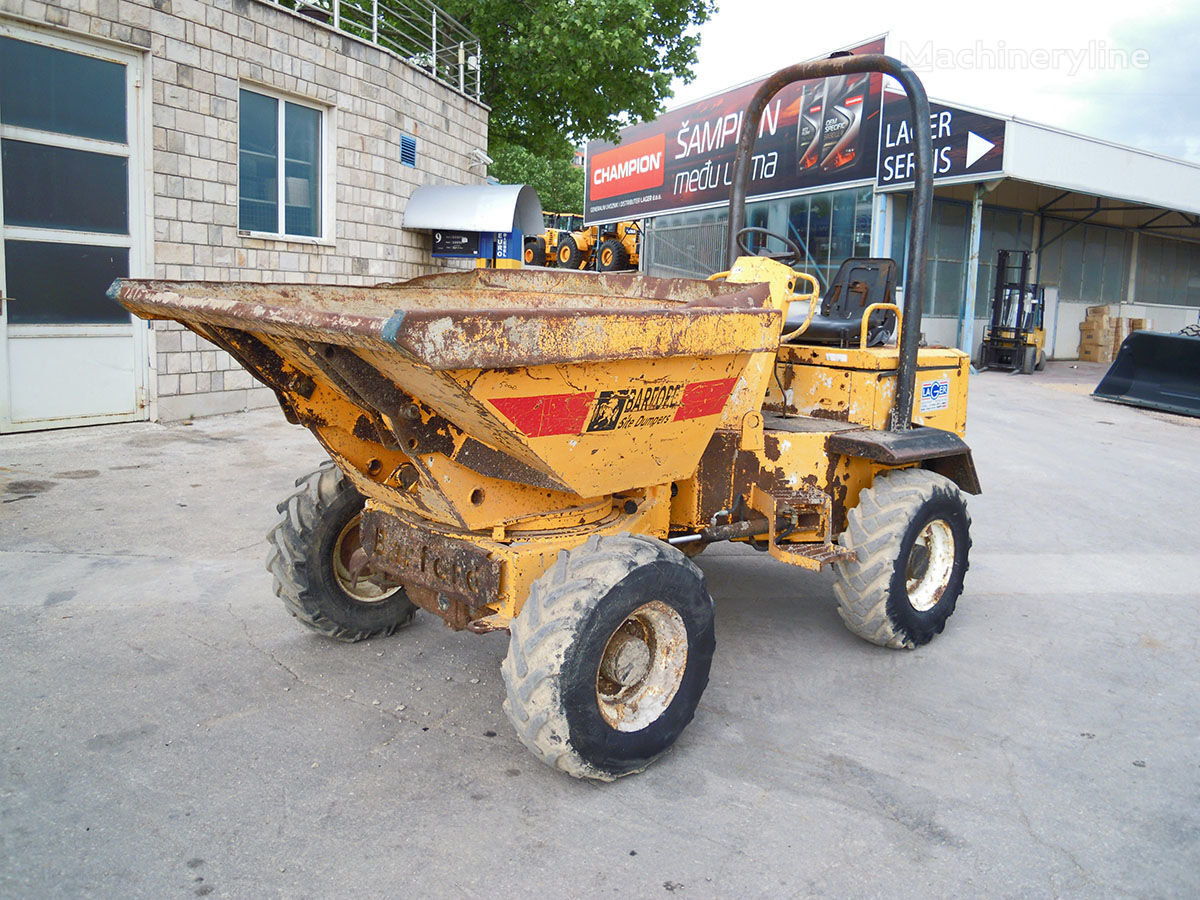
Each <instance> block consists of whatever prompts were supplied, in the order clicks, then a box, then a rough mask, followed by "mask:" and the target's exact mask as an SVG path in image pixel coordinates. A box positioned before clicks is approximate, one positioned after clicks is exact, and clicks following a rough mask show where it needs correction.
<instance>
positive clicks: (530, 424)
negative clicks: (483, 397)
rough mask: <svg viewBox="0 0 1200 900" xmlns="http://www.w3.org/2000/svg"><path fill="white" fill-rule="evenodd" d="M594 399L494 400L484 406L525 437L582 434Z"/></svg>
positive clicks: (571, 396)
mask: <svg viewBox="0 0 1200 900" xmlns="http://www.w3.org/2000/svg"><path fill="white" fill-rule="evenodd" d="M595 398H596V394H595V392H594V391H593V392H592V393H589V394H543V395H542V396H540V397H497V398H495V399H494V400H489V401H488V403H490V404H492V406H494V407H496V409H498V410H500V412H501V413H502V414H503V415H504V417H505V418H506V419H508V421H510V422H512V423H513V424H514V425H516V426H517V428H519V429H521V431H523V432H525V434H527V435H528V436H529V437H545V436H546V435H549V434H582V433H583V420H584V419H586V418H587V414H588V411H589V410H590V409H591V408H592V401H593V400H594V399H595Z"/></svg>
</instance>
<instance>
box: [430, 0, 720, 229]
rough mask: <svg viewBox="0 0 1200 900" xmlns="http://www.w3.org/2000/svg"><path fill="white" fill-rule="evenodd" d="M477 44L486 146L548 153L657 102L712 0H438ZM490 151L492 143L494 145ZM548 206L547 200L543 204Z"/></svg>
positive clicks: (686, 70)
mask: <svg viewBox="0 0 1200 900" xmlns="http://www.w3.org/2000/svg"><path fill="white" fill-rule="evenodd" d="M439 6H441V7H442V8H443V9H445V10H446V12H448V13H450V15H452V16H454V17H455V18H456V19H458V20H459V21H460V22H462V24H463V25H465V26H466V27H467V28H469V29H470V30H471V31H472V32H474V33H475V34H476V35H477V36H478V37H479V40H480V43H481V44H482V55H483V71H482V83H483V99H484V101H485V102H486V103H487V104H488V105H489V106H491V108H492V113H491V117H490V124H489V130H490V134H491V138H492V146H495V147H499V146H500V145H502V144H510V145H513V144H515V145H518V146H521V147H525V148H526V149H528V150H530V151H532V152H534V153H538V154H542V155H545V156H547V157H551V158H556V157H560V156H567V152H566V150H565V147H564V145H568V146H573V145H575V144H577V143H579V142H580V141H582V140H584V139H586V138H589V137H591V138H608V139H612V138H614V137H615V136H616V133H617V130H618V129H619V128H620V127H621V126H622V125H623V124H625V123H626V122H628V121H643V120H646V119H650V118H653V117H654V116H656V115H658V113H659V112H661V111H662V105H663V101H664V100H666V99H667V97H668V96H669V91H670V86H671V82H672V81H673V80H674V79H675V78H677V77H678V78H682V79H684V80H688V79H690V77H691V67H692V66H693V65H694V64H695V62H696V48H697V46H698V44H699V36H698V35H697V34H696V32H695V29H694V28H692V27H691V26H694V25H699V24H701V23H702V22H704V21H706V20H707V19H708V17H709V15H711V14H712V11H713V9H714V0H439ZM492 156H493V157H495V153H493V154H492ZM548 208H549V207H548Z"/></svg>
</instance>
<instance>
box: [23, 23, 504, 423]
mask: <svg viewBox="0 0 1200 900" xmlns="http://www.w3.org/2000/svg"><path fill="white" fill-rule="evenodd" d="M390 8H391V7H389V6H388V5H386V4H366V5H365V7H364V8H360V7H359V6H356V5H354V4H351V3H345V2H340V0H325V2H322V3H311V4H297V3H295V2H291V3H289V2H287V0H283V2H281V3H275V2H268V0H204V2H200V0H54V2H51V3H46V2H41V0H0V139H2V141H3V155H2V158H0V178H2V181H3V204H2V206H0V247H2V248H3V252H2V256H0V289H2V291H3V298H4V299H3V302H2V312H0V431H20V430H30V429H37V428H53V427H61V426H65V425H84V424H94V423H102V422H124V421H135V420H139V419H143V420H144V419H151V420H178V419H182V418H186V417H189V416H193V415H203V414H209V413H219V412H228V411H232V410H239V409H244V408H247V407H251V406H258V405H266V404H270V403H273V402H274V397H273V395H272V394H271V392H270V391H269V390H267V389H266V388H264V387H261V386H259V385H257V383H256V382H254V381H252V379H251V378H250V376H249V374H248V373H246V372H245V371H243V370H242V369H241V368H240V367H238V366H237V365H236V364H235V363H234V362H233V361H232V360H231V359H230V358H229V357H228V356H227V355H226V354H225V353H223V352H222V351H220V350H218V349H217V348H215V347H212V346H210V345H207V344H205V343H204V342H203V341H201V340H198V339H197V338H196V336H195V335H194V334H192V333H191V332H189V331H186V330H184V329H183V328H182V327H181V326H179V325H177V324H175V323H170V322H154V323H146V322H142V321H141V320H138V319H131V317H130V316H129V315H128V314H127V313H126V312H125V311H124V310H123V309H121V308H120V307H119V306H117V305H116V304H114V303H113V302H112V301H110V300H108V299H107V298H106V296H105V289H106V288H107V287H108V285H109V283H110V282H111V281H112V280H113V279H114V278H115V277H117V276H124V275H132V276H135V277H159V278H169V279H204V280H217V281H314V280H321V281H326V282H335V283H346V284H350V283H371V282H377V281H382V280H397V279H402V278H409V277H412V276H416V275H420V274H425V273H428V272H431V271H434V270H435V267H436V266H437V265H439V263H438V262H437V261H435V260H433V258H432V257H431V255H430V238H429V234H428V233H427V232H417V231H412V230H404V229H403V227H402V215H403V211H404V208H405V204H406V201H407V199H408V197H409V196H410V195H411V193H412V191H413V189H414V188H415V187H416V186H418V185H423V184H473V183H476V184H477V183H482V182H483V181H484V175H485V170H484V168H483V165H482V163H481V162H480V157H481V153H482V150H483V149H484V148H486V147H487V122H488V110H487V107H486V106H484V105H483V104H482V103H480V101H479V44H478V41H477V40H476V39H475V38H474V37H473V36H472V35H470V34H469V33H468V32H467V31H466V30H465V29H463V28H462V27H461V26H459V25H458V24H457V23H455V22H454V20H453V19H451V18H450V17H449V16H446V15H445V14H444V13H442V12H441V11H440V10H438V9H437V8H436V7H434V6H432V5H430V4H428V3H421V4H416V5H414V6H413V10H422V11H423V12H422V13H421V15H423V16H424V19H422V20H419V21H418V20H416V19H414V18H412V16H410V17H409V21H408V24H407V25H405V24H404V23H403V22H402V21H401V20H400V19H398V18H397V17H396V16H395V15H394V10H393V12H392V14H388V13H387V10H388V9H390ZM364 9H365V11H364ZM413 15H416V14H415V13H414V14H413ZM441 265H444V263H443V264H441Z"/></svg>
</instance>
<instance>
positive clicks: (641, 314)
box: [112, 269, 781, 527]
mask: <svg viewBox="0 0 1200 900" xmlns="http://www.w3.org/2000/svg"><path fill="white" fill-rule="evenodd" d="M112 293H113V295H114V296H115V297H116V299H118V300H119V301H120V302H121V303H122V304H124V306H125V307H126V308H127V309H129V310H130V311H131V312H133V313H134V314H136V315H138V316H141V317H143V318H169V319H175V320H177V321H180V322H182V323H183V324H184V325H186V326H188V327H189V328H191V329H192V330H193V331H195V332H197V333H198V334H200V335H201V336H203V337H205V338H206V339H208V340H210V341H212V342H213V343H215V344H217V345H218V346H220V347H222V348H223V349H225V350H227V351H228V352H230V353H231V354H232V355H233V356H234V357H235V358H236V359H237V360H238V361H239V362H241V363H242V365H243V366H245V367H246V368H247V369H249V370H250V371H251V372H252V373H253V374H254V375H255V376H256V377H258V378H259V380H261V381H262V382H264V383H265V384H267V385H268V386H269V387H271V388H273V389H274V390H275V392H276V394H277V395H278V396H279V397H280V402H281V404H282V405H283V407H284V410H285V412H287V413H288V415H289V417H290V418H292V420H293V421H298V422H301V423H303V424H305V425H307V426H309V427H310V428H312V429H313V430H314V432H316V433H317V435H318V438H319V439H320V440H321V441H322V443H323V444H325V446H326V449H328V450H330V452H331V455H333V456H334V458H335V460H338V461H339V462H340V463H341V464H343V468H346V465H347V462H348V461H352V462H351V463H350V464H352V465H353V466H354V467H355V468H358V469H359V474H360V475H361V476H362V477H363V478H368V479H370V481H371V482H373V486H375V487H377V488H379V489H382V490H383V491H384V492H385V494H386V492H389V491H392V492H395V493H396V494H406V493H408V492H409V488H410V486H411V485H410V484H409V482H410V481H411V479H414V478H416V477H417V476H416V475H412V476H406V475H405V472H406V471H411V470H412V469H413V467H414V466H415V468H416V470H417V471H418V473H419V475H420V481H421V490H420V491H419V493H420V495H421V498H422V500H423V502H427V503H428V504H430V506H429V508H428V509H427V510H426V513H427V514H428V515H432V516H434V517H436V518H440V519H442V520H443V521H446V520H449V521H453V522H459V523H462V524H463V525H465V526H467V527H477V525H478V523H480V522H485V521H489V520H492V519H495V518H496V517H497V516H499V515H500V513H499V512H498V511H497V510H491V509H489V504H492V503H501V500H500V499H499V498H500V496H501V495H500V494H498V493H496V492H493V491H487V492H482V491H477V492H475V494H474V495H473V496H472V497H459V496H457V495H456V494H455V493H454V491H455V484H456V483H457V482H461V481H462V479H456V478H455V477H454V476H453V471H449V470H444V466H445V465H446V463H444V462H442V461H443V460H446V459H449V460H450V461H452V462H453V463H455V464H458V465H462V466H466V467H467V468H469V469H472V470H473V471H475V472H476V473H479V474H482V475H486V476H489V477H491V478H495V479H501V480H504V481H509V482H511V481H516V482H520V483H523V484H524V485H527V486H529V487H530V489H531V490H532V489H533V488H540V489H543V494H542V496H543V497H544V496H546V495H545V491H544V489H547V488H548V489H550V490H551V491H553V492H556V493H555V496H562V495H576V496H579V497H584V498H588V497H599V496H602V495H605V494H611V493H614V492H617V491H623V490H629V489H632V488H638V487H644V486H649V485H655V484H664V483H668V482H671V481H674V480H678V479H681V478H686V477H687V476H689V475H691V473H692V472H694V471H695V469H696V466H697V464H698V462H699V459H700V455H701V454H702V453H703V451H704V448H705V447H706V446H707V444H708V441H709V439H710V438H711V437H712V434H713V432H714V430H715V429H716V428H717V426H718V425H719V424H721V422H722V418H723V414H727V407H730V408H731V409H732V408H733V407H736V406H738V405H739V404H745V405H747V409H749V405H750V404H754V403H757V402H758V401H759V400H760V399H761V397H757V398H756V397H753V396H752V393H751V392H748V391H746V390H738V383H739V380H740V379H741V376H742V374H743V372H744V371H745V369H746V367H747V364H748V363H749V362H750V360H751V358H752V357H753V356H754V354H756V353H759V354H762V353H764V352H773V351H774V349H775V348H776V347H777V346H778V343H779V331H780V325H781V316H780V313H779V311H778V310H777V309H776V308H775V306H774V305H773V304H772V299H771V293H770V287H769V285H767V284H763V283H759V284H733V283H723V282H705V281H693V280H683V279H674V280H668V279H657V278H643V277H639V276H629V275H601V276H592V275H585V274H577V273H569V274H562V273H555V272H528V271H521V270H516V271H498V270H485V269H476V270H473V271H470V272H458V273H449V274H445V275H431V276H425V277H421V278H415V279H412V280H411V281H407V282H404V283H401V284H388V285H379V286H376V287H349V286H345V285H319V286H310V285H299V284H286V285H285V284H245V283H243V284H218V283H212V282H156V281H136V280H129V279H125V280H121V281H120V282H119V283H118V284H117V285H114V288H113V291H112ZM755 408H757V407H755ZM734 412H737V410H734ZM737 421H739V422H740V418H739V419H738V420H737ZM380 435H382V437H380ZM380 444H382V445H383V446H382V447H380V446H378V445H380ZM368 445H369V447H370V448H371V450H370V452H367V450H366V449H365V448H366V447H367V446H368ZM385 451H386V452H385ZM406 467H407V468H406ZM440 467H443V468H440ZM363 486H364V485H363V484H362V482H360V487H363ZM374 493H375V494H376V496H378V492H374ZM485 493H486V495H487V497H488V498H491V497H493V496H495V497H496V499H495V500H494V501H493V500H491V499H488V500H487V501H486V502H485V501H484V499H483V496H484V494H485ZM531 502H532V501H531Z"/></svg>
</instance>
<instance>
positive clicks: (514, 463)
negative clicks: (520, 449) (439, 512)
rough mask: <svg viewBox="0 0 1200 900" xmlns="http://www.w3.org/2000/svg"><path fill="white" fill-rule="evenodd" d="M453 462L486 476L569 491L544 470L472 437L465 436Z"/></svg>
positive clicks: (453, 457)
mask: <svg viewBox="0 0 1200 900" xmlns="http://www.w3.org/2000/svg"><path fill="white" fill-rule="evenodd" d="M451 458H452V459H453V460H454V461H455V462H457V463H460V464H462V465H464V466H466V467H467V468H468V469H471V470H472V471H474V472H478V473H479V474H480V475H486V476H487V477H488V478H500V479H503V480H504V481H515V482H518V483H519V484H527V485H529V486H531V487H540V488H549V489H550V490H554V491H563V492H570V488H568V487H567V486H566V485H565V484H563V483H562V482H561V481H559V480H558V479H557V478H553V477H551V476H549V475H547V474H545V473H544V472H539V471H538V470H537V469H535V468H533V467H532V466H527V465H525V463H523V462H521V461H520V460H518V459H514V458H513V457H511V456H509V455H508V454H507V453H502V452H501V451H499V450H496V449H494V448H492V447H489V446H488V445H487V444H484V443H480V442H479V441H477V440H475V439H474V438H470V437H469V438H467V439H466V440H464V441H463V442H462V446H461V447H459V449H458V451H457V452H456V453H454V455H453V456H452V457H451Z"/></svg>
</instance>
